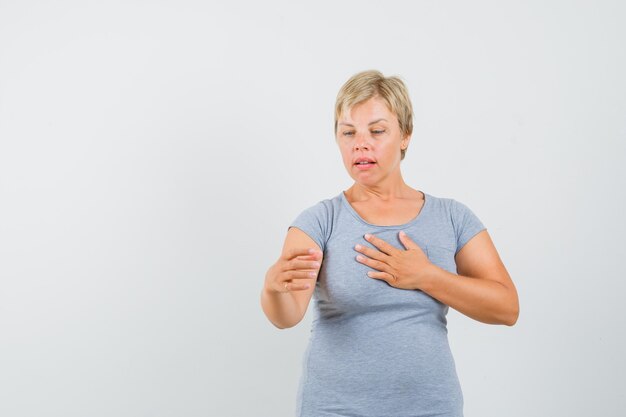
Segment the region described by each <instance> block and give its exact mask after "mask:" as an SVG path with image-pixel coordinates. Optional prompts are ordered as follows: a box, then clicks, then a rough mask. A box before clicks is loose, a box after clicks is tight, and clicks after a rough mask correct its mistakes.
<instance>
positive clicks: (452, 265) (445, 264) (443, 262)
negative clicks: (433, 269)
mask: <svg viewBox="0 0 626 417" xmlns="http://www.w3.org/2000/svg"><path fill="white" fill-rule="evenodd" d="M426 256H428V259H429V260H430V262H432V263H433V264H435V265H437V266H438V267H440V268H443V269H445V270H446V271H448V272H452V273H453V274H456V262H455V260H454V249H449V248H445V247H443V246H435V245H428V246H426Z"/></svg>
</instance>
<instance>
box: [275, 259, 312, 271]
mask: <svg viewBox="0 0 626 417" xmlns="http://www.w3.org/2000/svg"><path fill="white" fill-rule="evenodd" d="M320 265H321V264H320V263H319V262H318V261H300V260H298V259H292V260H291V261H288V262H286V263H285V267H284V269H283V270H284V271H295V270H299V269H314V270H318V269H320Z"/></svg>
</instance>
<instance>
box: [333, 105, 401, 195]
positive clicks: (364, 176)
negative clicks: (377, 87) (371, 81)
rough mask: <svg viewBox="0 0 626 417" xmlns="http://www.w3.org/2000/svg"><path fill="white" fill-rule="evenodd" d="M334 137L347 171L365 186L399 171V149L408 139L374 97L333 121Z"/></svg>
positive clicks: (385, 106) (396, 120) (379, 182)
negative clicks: (335, 127) (335, 125)
mask: <svg viewBox="0 0 626 417" xmlns="http://www.w3.org/2000/svg"><path fill="white" fill-rule="evenodd" d="M336 137H337V144H338V145H339V150H340V151H341V157H342V159H343V163H344V165H345V167H346V169H347V170H348V174H350V176H351V177H352V179H354V181H356V182H357V183H360V184H362V185H368V186H375V185H379V184H381V183H382V182H383V181H384V180H385V179H387V178H389V176H390V175H392V174H396V173H398V174H399V173H400V161H401V157H400V149H404V148H406V147H407V146H408V144H409V140H410V137H408V136H407V137H402V133H401V132H400V125H399V123H398V118H397V117H396V115H395V114H393V113H392V112H391V111H390V110H389V109H388V108H387V105H386V104H385V102H384V101H383V100H382V99H380V98H378V97H373V98H371V99H369V100H367V101H364V102H363V103H360V104H357V105H356V106H354V107H352V108H351V109H349V110H348V111H346V112H344V114H342V115H341V117H340V118H339V120H338V121H337V132H336Z"/></svg>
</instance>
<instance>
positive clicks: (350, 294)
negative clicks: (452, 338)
mask: <svg viewBox="0 0 626 417" xmlns="http://www.w3.org/2000/svg"><path fill="white" fill-rule="evenodd" d="M412 113H413V111H412V106H411V102H410V100H409V96H408V92H407V90H406V87H405V85H404V84H403V82H402V81H401V80H400V79H399V78H397V77H384V76H383V75H382V74H381V73H379V72H377V71H365V72H362V73H359V74H356V75H355V76H353V77H352V78H350V79H349V80H348V81H347V82H346V84H344V86H343V87H342V88H341V90H340V91H339V94H338V96H337V103H336V107H335V135H336V140H337V144H338V145H339V150H340V151H341V155H342V158H343V162H344V164H345V167H346V169H347V171H348V174H349V175H350V176H351V177H352V179H353V180H354V185H352V187H350V188H349V189H348V190H346V191H345V192H342V193H339V195H337V196H336V197H334V198H332V199H329V200H324V201H321V202H319V203H318V204H316V205H314V206H313V207H311V208H309V209H307V210H305V211H304V212H302V213H301V214H300V215H299V216H298V218H297V219H296V220H295V221H294V222H293V223H292V225H291V227H290V228H289V230H288V232H287V237H286V239H285V243H284V247H283V251H282V255H281V257H280V258H279V259H278V261H277V262H276V263H275V264H274V265H272V266H271V267H270V268H269V270H268V271H267V274H266V277H265V284H264V288H263V291H262V295H261V304H262V307H263V310H264V312H265V314H266V316H267V317H268V319H269V320H270V321H271V322H272V323H273V324H274V325H276V326H277V327H279V328H287V327H292V326H295V325H296V324H298V323H299V322H300V321H301V320H302V318H303V316H304V314H305V312H306V310H307V308H308V305H309V302H310V300H311V298H312V296H313V294H315V297H314V299H315V303H314V312H315V316H314V320H313V326H312V332H311V339H310V342H309V347H308V349H307V352H306V354H305V358H304V366H303V375H302V379H301V381H300V389H299V393H298V401H297V407H298V409H297V415H298V416H301V417H305V416H306V417H309V416H310V417H322V416H376V417H381V416H438V417H442V416H446V417H458V416H462V415H463V397H462V393H461V389H460V385H459V382H458V378H457V375H456V371H455V366H454V361H453V358H452V355H451V353H450V348H449V345H448V340H447V329H446V314H447V311H448V306H449V307H452V308H454V309H456V310H458V311H460V312H461V313H463V314H465V315H467V316H469V317H471V318H473V319H476V320H479V321H481V322H484V323H491V324H506V325H513V324H514V323H515V322H516V320H517V317H518V311H519V305H518V298H517V292H516V289H515V286H514V284H513V282H512V281H511V278H510V276H509V274H508V272H507V270H506V268H505V267H504V265H503V263H502V261H501V260H500V257H499V256H498V252H497V251H496V249H495V247H494V245H493V243H492V241H491V239H490V237H489V234H488V233H487V230H486V229H485V227H484V226H483V224H482V223H481V222H480V220H479V219H478V218H477V217H476V216H475V215H474V213H472V211H471V210H470V209H469V208H467V207H466V206H465V205H464V204H462V203H460V202H458V201H456V200H453V199H447V198H437V197H434V196H432V195H430V194H426V193H424V192H422V191H418V190H415V189H413V188H411V187H410V186H408V185H407V184H406V183H405V182H404V180H403V179H402V173H401V170H400V162H401V160H402V159H403V158H404V155H405V153H406V150H407V148H408V146H409V142H410V140H411V133H412V129H413V123H412Z"/></svg>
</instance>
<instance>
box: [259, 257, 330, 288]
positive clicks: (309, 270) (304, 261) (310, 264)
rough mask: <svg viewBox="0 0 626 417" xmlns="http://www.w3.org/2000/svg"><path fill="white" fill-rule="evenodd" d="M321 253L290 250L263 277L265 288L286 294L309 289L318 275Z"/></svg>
mask: <svg viewBox="0 0 626 417" xmlns="http://www.w3.org/2000/svg"><path fill="white" fill-rule="evenodd" d="M321 261H322V253H321V252H320V251H319V250H317V249H312V248H311V249H297V248H294V249H290V250H288V251H287V252H286V253H285V254H283V255H281V257H280V258H278V260H277V261H276V263H275V264H274V265H272V266H271V267H270V269H269V270H268V271H267V274H266V275H265V288H266V290H268V291H271V292H279V293H287V292H291V291H304V290H308V289H309V288H311V284H312V282H313V281H315V278H316V277H317V274H318V273H319V270H320V266H321Z"/></svg>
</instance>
